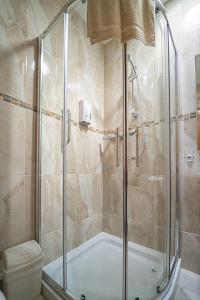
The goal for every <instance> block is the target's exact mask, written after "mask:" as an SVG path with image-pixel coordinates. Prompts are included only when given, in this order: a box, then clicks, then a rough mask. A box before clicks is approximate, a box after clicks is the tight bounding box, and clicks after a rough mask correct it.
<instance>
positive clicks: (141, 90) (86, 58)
mask: <svg viewBox="0 0 200 300" xmlns="http://www.w3.org/2000/svg"><path fill="white" fill-rule="evenodd" d="M86 5H87V4H86V3H85V1H80V0H76V1H71V2H70V3H69V4H67V5H66V6H65V7H64V8H63V10H62V11H61V12H60V13H59V14H58V15H57V16H56V18H55V19H54V20H53V22H52V23H51V24H50V25H49V26H48V28H47V29H46V30H45V31H44V32H43V33H42V34H41V36H40V37H39V60H38V72H39V73H38V107H39V112H38V172H37V175H38V176H37V199H38V201H37V204H38V209H37V218H38V222H37V223H38V227H37V234H38V241H39V243H40V245H41V247H42V249H43V252H44V254H45V264H44V268H43V279H44V281H46V282H47V283H48V285H49V286H51V287H52V288H53V289H54V290H56V291H57V293H59V294H60V295H61V296H62V297H63V298H64V299H68V298H67V297H69V298H71V299H76V300H77V299H81V300H84V299H86V300H112V299H113V300H121V299H123V300H129V299H130V300H131V299H137V300H138V299H139V300H150V299H168V298H169V296H168V295H169V290H170V287H171V286H172V287H173V282H174V278H175V277H176V276H175V275H177V273H178V270H179V266H180V259H179V205H178V193H177V170H176V169H177V168H176V162H177V157H176V156H177V127H178V118H177V113H178V101H177V53H176V48H175V45H174V41H173V37H172V33H171V30H170V26H169V23H168V20H167V16H166V13H165V9H164V7H163V6H162V4H161V3H160V2H159V1H156V2H155V11H156V17H155V21H156V26H155V27H156V29H155V30H156V47H146V46H144V45H142V44H141V43H140V42H139V41H136V40H132V41H129V42H128V43H126V44H123V45H122V44H120V42H119V41H117V40H109V41H106V42H104V43H99V44H97V45H94V46H92V45H91V44H90V42H89V40H88V38H87V24H86V19H87V17H86V16H87V8H86ZM80 101H83V102H84V101H86V102H88V103H89V105H90V107H91V124H90V125H84V124H82V123H79V102H80ZM172 290H173V288H172ZM167 297H168V298H167Z"/></svg>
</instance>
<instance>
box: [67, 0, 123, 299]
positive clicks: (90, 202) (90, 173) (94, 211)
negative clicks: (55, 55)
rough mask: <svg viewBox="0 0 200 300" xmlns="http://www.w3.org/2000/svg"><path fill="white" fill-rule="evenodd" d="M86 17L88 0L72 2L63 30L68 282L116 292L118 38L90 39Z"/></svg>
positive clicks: (74, 289) (89, 291) (119, 251)
mask: <svg viewBox="0 0 200 300" xmlns="http://www.w3.org/2000/svg"><path fill="white" fill-rule="evenodd" d="M86 20H87V11H86V4H83V3H82V1H80V2H76V3H75V5H74V6H73V7H72V8H70V11H69V32H68V35H69V40H68V45H69V48H68V72H67V73H68V74H67V110H68V112H69V113H70V120H71V122H70V127H71V130H70V131H71V134H70V141H69V143H68V145H67V154H66V157H67V161H66V163H67V166H66V170H67V176H66V182H65V184H66V193H67V196H66V207H67V216H66V217H67V238H66V247H67V253H68V254H67V261H68V264H67V290H68V292H69V293H70V294H71V295H72V296H73V297H74V298H75V299H89V300H108V299H113V300H117V299H118V300H121V299H122V276H123V268H122V258H123V248H122V245H123V243H122V232H123V208H122V204H123V175H122V174H123V153H122V151H123V139H122V132H123V127H122V124H123V74H122V46H121V44H120V43H119V42H117V41H108V42H107V43H105V44H100V43H99V44H96V45H93V46H92V45H91V44H90V41H89V39H88V38H87V25H86ZM80 101H81V102H80ZM82 109H83V110H82ZM90 113H91V119H90ZM86 115H87V116H86ZM80 116H81V118H83V119H84V118H86V119H85V122H84V120H82V122H80ZM87 122H88V124H86V123H87ZM81 297H82V298H81ZM84 297H85V298H84Z"/></svg>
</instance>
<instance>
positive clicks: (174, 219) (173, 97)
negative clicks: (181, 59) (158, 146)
mask: <svg viewBox="0 0 200 300" xmlns="http://www.w3.org/2000/svg"><path fill="white" fill-rule="evenodd" d="M176 83H177V81H176V53H175V49H174V46H173V43H172V39H171V36H170V34H169V84H170V95H169V96H170V133H171V135H170V139H171V140H170V146H171V155H170V156H171V193H170V194H171V243H170V244H171V251H170V252H171V257H170V261H171V263H172V264H171V266H173V262H174V259H175V256H176V254H177V250H178V231H179V226H178V215H177V190H176V187H177V181H176V178H177V174H176V159H177V157H176V153H177V150H176V147H177V140H176V139H177V134H176V133H177V122H178V119H177V86H176Z"/></svg>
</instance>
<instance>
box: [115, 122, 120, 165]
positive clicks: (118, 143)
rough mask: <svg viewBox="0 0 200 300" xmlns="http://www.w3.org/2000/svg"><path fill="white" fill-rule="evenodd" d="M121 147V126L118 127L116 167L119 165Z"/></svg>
mask: <svg viewBox="0 0 200 300" xmlns="http://www.w3.org/2000/svg"><path fill="white" fill-rule="evenodd" d="M119 147H120V134H119V127H117V128H116V167H119Z"/></svg>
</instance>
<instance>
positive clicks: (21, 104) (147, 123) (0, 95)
mask: <svg viewBox="0 0 200 300" xmlns="http://www.w3.org/2000/svg"><path fill="white" fill-rule="evenodd" d="M0 101H4V102H7V103H11V104H14V105H17V106H19V107H22V108H25V109H28V110H31V111H34V112H37V107H36V106H34V105H31V104H29V103H26V102H24V101H21V100H19V99H17V98H15V97H12V96H9V95H6V94H4V93H1V92H0ZM42 114H44V115H46V116H48V117H51V118H54V119H56V120H62V115H60V114H57V113H54V112H51V111H48V110H45V109H42ZM196 116H197V113H196V111H195V112H191V113H188V114H180V115H179V116H173V117H171V121H172V122H176V121H177V120H180V121H187V120H190V119H194V118H196ZM71 121H72V124H73V126H80V128H82V129H84V130H88V131H91V132H96V133H98V134H104V135H109V134H113V133H115V129H111V130H102V129H98V128H95V127H93V126H90V125H89V126H87V127H86V126H81V125H80V124H79V122H77V121H74V120H71ZM164 121H165V119H164V118H161V119H160V120H157V121H153V120H151V121H145V122H144V123H143V126H144V127H150V126H151V125H156V126H158V125H160V124H161V123H162V122H164ZM139 127H141V125H140V126H139ZM130 129H133V127H130V128H129V130H130Z"/></svg>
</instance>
